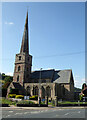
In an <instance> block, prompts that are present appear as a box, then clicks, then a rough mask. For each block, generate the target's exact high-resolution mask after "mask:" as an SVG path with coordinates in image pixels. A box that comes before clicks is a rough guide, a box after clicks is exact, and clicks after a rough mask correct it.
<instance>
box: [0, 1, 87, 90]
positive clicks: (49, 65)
mask: <svg viewBox="0 0 87 120" xmlns="http://www.w3.org/2000/svg"><path fill="white" fill-rule="evenodd" d="M27 8H28V13H29V51H30V54H31V55H32V56H33V61H32V70H38V69H40V68H43V69H57V70H64V69H72V72H73V76H74V80H75V86H77V87H80V88H81V86H82V83H83V82H84V79H85V54H84V51H85V3H82V2H75V3H74V2H70V3H68V2H62V3H61V2H57V3H54V2H48V3H47V2H46V3H45V2H43V3H39V2H36V3H34V2H30V3H29V2H28V3H23V2H19V3H18V2H17V3H16V2H15V3H10V2H9V3H6V2H5V3H3V4H2V66H3V67H2V72H4V73H6V74H12V73H13V72H14V62H15V54H17V53H19V52H20V47H21V42H22V36H23V31H24V24H25V19H26V13H27Z"/></svg>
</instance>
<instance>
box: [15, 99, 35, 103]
mask: <svg viewBox="0 0 87 120" xmlns="http://www.w3.org/2000/svg"><path fill="white" fill-rule="evenodd" d="M17 104H34V102H32V101H25V100H22V101H18V102H17Z"/></svg>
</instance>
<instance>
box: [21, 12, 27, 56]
mask: <svg viewBox="0 0 87 120" xmlns="http://www.w3.org/2000/svg"><path fill="white" fill-rule="evenodd" d="M20 53H27V54H29V47H28V11H27V16H26V22H25V27H24V33H23V38H22V44H21V49H20Z"/></svg>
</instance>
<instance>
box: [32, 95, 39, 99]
mask: <svg viewBox="0 0 87 120" xmlns="http://www.w3.org/2000/svg"><path fill="white" fill-rule="evenodd" d="M30 100H38V95H34V96H31V97H30Z"/></svg>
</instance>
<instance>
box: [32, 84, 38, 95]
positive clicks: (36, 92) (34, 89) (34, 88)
mask: <svg viewBox="0 0 87 120" xmlns="http://www.w3.org/2000/svg"><path fill="white" fill-rule="evenodd" d="M33 95H38V87H37V86H36V87H33Z"/></svg>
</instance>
